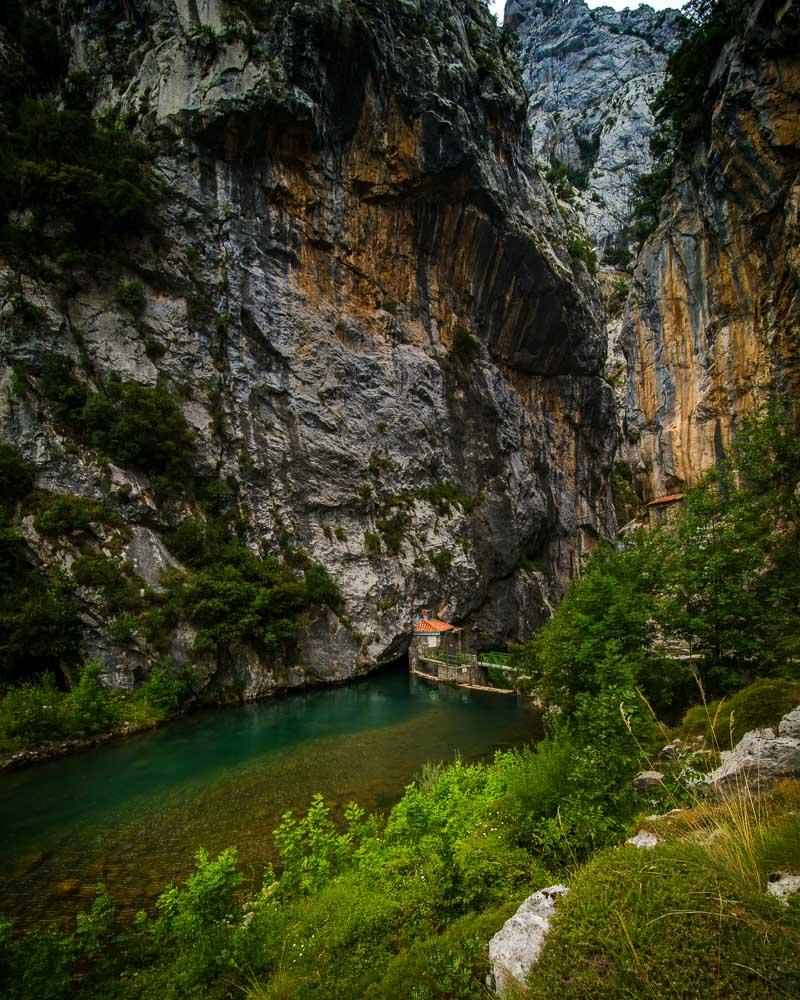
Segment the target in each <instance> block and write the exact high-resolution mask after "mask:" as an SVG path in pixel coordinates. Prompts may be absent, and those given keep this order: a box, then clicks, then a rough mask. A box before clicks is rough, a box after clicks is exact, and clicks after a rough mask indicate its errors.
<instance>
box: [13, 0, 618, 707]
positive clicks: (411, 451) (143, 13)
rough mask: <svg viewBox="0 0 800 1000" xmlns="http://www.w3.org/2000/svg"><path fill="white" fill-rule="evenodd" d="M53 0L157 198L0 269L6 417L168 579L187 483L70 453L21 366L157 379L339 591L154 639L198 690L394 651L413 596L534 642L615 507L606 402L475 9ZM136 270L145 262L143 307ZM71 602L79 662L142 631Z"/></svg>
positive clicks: (494, 44)
mask: <svg viewBox="0 0 800 1000" xmlns="http://www.w3.org/2000/svg"><path fill="white" fill-rule="evenodd" d="M31 6H32V7H33V8H35V7H36V6H37V5H35V4H34V5H31ZM43 6H44V7H47V6H48V5H46V4H45V5H43ZM50 6H51V7H52V6H53V5H50ZM55 6H56V7H57V8H58V11H59V16H60V21H59V22H58V23H59V24H60V34H61V38H62V43H63V44H64V45H65V46H66V47H67V48H68V49H69V71H70V72H75V71H78V70H85V71H87V72H88V73H89V75H90V77H91V80H92V81H93V83H94V85H95V87H96V101H95V111H96V112H97V113H98V114H99V113H104V112H112V113H114V114H116V115H117V116H118V117H119V118H120V119H122V118H124V116H126V115H127V116H128V117H127V119H125V120H126V121H128V122H129V123H130V124H131V127H132V129H133V134H134V136H136V137H138V138H140V139H144V140H147V141H148V142H150V143H151V144H152V148H153V150H154V165H153V172H154V176H155V178H156V180H157V182H158V186H159V191H160V193H159V198H158V202H157V207H156V208H155V210H154V211H153V212H152V216H153V217H152V219H151V220H150V225H149V228H148V229H146V230H145V232H144V233H143V234H139V235H125V236H119V237H115V238H114V239H113V240H111V241H109V242H107V243H106V246H105V249H104V251H103V253H101V254H97V253H95V254H94V255H93V256H92V257H91V258H88V257H87V258H86V261H85V262H84V263H78V264H77V265H75V264H73V267H72V270H71V273H70V278H69V280H65V279H64V276H63V273H62V271H61V269H60V266H57V265H56V263H55V261H45V262H44V263H42V262H41V261H40V262H39V264H38V266H36V267H35V268H34V267H33V266H30V267H29V266H27V265H26V264H25V263H24V259H23V258H16V257H13V256H11V255H8V256H6V257H5V259H4V260H2V262H0V263H1V264H2V271H0V289H5V290H6V291H5V292H2V294H0V297H1V298H3V300H4V305H3V310H4V311H3V316H4V317H5V318H4V319H3V322H2V332H1V333H0V349H1V350H2V355H3V369H2V371H3V388H4V391H3V393H2V398H1V399H0V433H1V435H2V439H3V440H4V441H6V442H11V443H14V444H15V445H16V446H17V447H18V448H19V449H20V450H21V451H22V452H23V454H24V456H25V457H26V458H27V459H28V460H30V461H31V462H32V463H33V464H34V465H35V470H36V476H37V485H38V486H40V487H43V488H46V489H48V490H51V491H55V492H65V493H73V494H79V495H82V496H86V497H94V498H97V499H102V500H103V501H104V502H105V503H106V504H107V505H108V506H109V507H110V508H111V509H112V510H113V511H114V512H115V513H116V514H117V515H118V517H120V518H122V519H123V521H125V522H126V523H127V524H128V525H129V526H130V527H131V531H130V534H129V536H128V537H127V541H126V543H125V544H126V546H127V548H126V549H125V551H124V552H123V555H124V556H126V557H127V558H128V559H129V560H130V561H131V562H132V564H133V567H134V569H135V570H136V571H137V572H138V573H139V574H141V575H142V576H143V578H146V579H147V580H148V582H149V583H150V584H151V585H154V586H157V585H158V579H159V574H160V571H161V569H162V568H163V567H165V566H167V565H168V564H169V563H171V562H173V561H174V560H173V559H172V556H171V555H170V554H169V552H168V545H169V539H168V537H166V535H167V532H168V529H169V528H170V527H171V526H174V524H175V523H176V521H177V520H179V519H180V518H181V517H185V516H187V515H188V514H191V513H192V512H193V510H194V511H195V512H196V508H194V507H193V501H191V499H187V500H185V501H183V502H182V503H178V504H177V505H176V504H175V503H172V504H171V505H165V504H163V503H161V502H160V501H159V500H158V498H157V496H156V494H155V493H154V491H153V489H152V484H151V483H150V481H149V480H148V478H147V477H146V476H145V475H144V474H143V473H142V471H141V469H136V468H127V467H126V468H120V467H118V466H115V465H112V464H109V463H108V462H107V461H106V459H105V458H104V456H103V455H101V454H99V453H98V452H96V451H93V450H92V449H91V448H86V447H84V446H83V445H81V446H80V447H79V448H76V447H74V445H73V444H72V442H71V441H70V438H69V435H68V434H67V433H65V432H64V429H63V427H61V426H58V420H57V418H56V416H55V415H54V412H53V408H52V406H51V404H50V403H49V402H48V401H47V399H46V398H45V396H44V394H43V393H42V392H41V391H40V379H39V377H38V375H37V373H38V372H40V371H41V370H42V367H43V364H44V359H45V357H46V356H47V355H48V354H52V353H57V354H59V355H66V356H68V357H69V358H71V359H72V361H73V365H74V373H75V376H76V378H77V379H78V380H79V381H80V382H82V383H83V384H84V385H85V386H86V387H88V388H89V389H94V388H100V387H103V386H104V385H107V384H108V380H109V379H110V377H111V376H112V375H118V376H120V377H121V378H122V379H123V380H136V381H138V382H141V383H144V384H145V385H148V386H154V385H156V384H157V383H160V384H162V385H164V386H166V387H168V389H169V390H170V392H171V393H172V394H173V395H174V396H175V398H177V399H179V400H180V402H181V407H182V410H183V413H184V414H185V416H186V418H187V419H188V421H189V423H190V424H191V426H192V428H193V430H194V432H195V433H196V446H195V458H194V462H195V467H196V470H197V472H199V473H201V474H204V475H205V476H218V477H219V478H220V479H221V480H227V481H229V483H230V484H232V490H233V494H232V495H233V499H232V500H231V501H230V503H231V504H233V505H235V507H236V509H237V511H238V513H239V515H240V516H241V517H242V518H243V519H244V522H245V525H246V537H247V542H248V544H249V545H250V547H251V548H252V549H253V550H254V551H264V552H275V553H279V552H280V551H281V546H282V547H283V550H284V551H286V550H287V549H291V550H294V551H297V550H298V549H302V550H303V551H304V552H305V553H306V554H307V555H308V556H309V557H310V558H311V559H313V560H315V561H317V562H319V563H322V564H323V565H324V566H325V567H326V568H327V569H328V571H329V572H330V574H331V575H332V576H333V578H334V579H335V580H336V582H337V583H338V585H339V587H340V589H341V593H342V597H343V603H342V606H341V608H340V609H339V611H338V613H334V612H333V611H325V612H322V611H320V612H317V613H315V614H314V615H312V619H313V620H312V621H311V622H310V624H309V625H308V626H307V627H306V628H305V629H304V631H303V632H302V634H301V637H300V639H299V641H298V642H297V643H296V644H295V646H294V648H292V649H290V650H289V651H288V653H287V654H285V655H281V656H277V655H275V656H273V657H269V656H265V655H264V654H262V653H259V652H258V651H256V650H253V649H248V648H247V647H244V646H241V647H231V648H230V649H227V650H225V651H224V655H223V654H221V653H220V654H217V655H216V656H215V657H212V656H211V655H210V654H208V653H204V654H203V656H202V657H201V656H198V655H196V654H193V653H192V650H191V641H192V634H193V630H192V625H191V623H190V622H181V623H179V624H178V626H176V627H175V632H174V636H173V641H172V647H171V652H172V655H173V657H174V659H175V660H176V661H177V662H178V663H181V662H186V661H189V662H193V663H195V665H198V664H199V665H201V666H203V668H204V671H205V673H204V674H203V675H202V676H203V677H205V680H204V681H203V683H204V684H206V685H207V686H208V688H209V691H213V692H215V696H217V697H222V696H223V692H226V693H225V694H224V696H225V697H228V696H230V694H231V692H236V693H237V694H238V695H244V696H245V697H255V696H257V695H259V694H264V693H267V692H268V691H270V690H274V689H276V688H282V687H287V686H294V685H297V684H302V683H306V682H309V681H322V682H324V681H334V680H342V679H346V678H347V677H350V676H352V675H354V674H356V673H358V672H363V671H365V670H367V669H369V668H371V667H373V666H375V665H376V664H378V663H380V662H386V661H389V660H391V659H392V658H394V657H395V656H397V655H399V654H400V653H401V652H403V651H404V649H405V648H406V646H407V642H408V639H409V636H410V634H411V630H412V627H413V623H414V621H415V618H416V617H417V615H418V613H419V611H420V610H421V609H422V608H423V607H429V608H432V609H435V611H436V613H437V614H439V615H443V616H445V617H447V618H450V619H453V620H457V621H459V622H465V623H466V624H467V625H468V626H470V627H474V628H475V629H477V630H478V632H479V633H480V634H481V636H482V639H483V641H484V642H485V643H487V644H497V643H501V642H504V641H506V640H508V639H509V638H517V637H525V636H527V635H528V634H529V633H530V631H531V630H532V629H534V628H535V627H536V626H537V624H538V623H539V622H540V621H541V620H542V617H543V615H544V614H545V612H546V610H547V607H548V605H549V604H551V603H552V602H553V601H554V600H556V599H557V598H558V596H559V594H560V592H561V590H562V588H563V586H564V584H565V583H566V582H567V581H568V579H569V578H570V576H571V575H572V574H573V573H574V572H575V570H576V567H577V566H578V563H579V561H580V559H581V557H582V556H583V555H584V553H586V552H587V551H588V550H589V549H590V548H591V547H592V545H593V543H594V541H595V539H597V538H598V537H600V536H608V535H609V534H610V533H611V531H612V530H613V512H612V507H611V504H610V502H609V494H608V485H607V480H608V474H609V470H610V465H611V461H612V456H613V452H614V448H615V444H616V430H615V414H614V403H613V398H612V394H611V392H610V390H609V387H608V385H607V384H606V382H605V381H604V379H603V376H602V372H603V365H604V360H605V337H604V330H603V322H602V318H601V312H600V309H599V306H598V302H597V298H596V292H595V290H594V288H593V286H592V284H591V282H590V280H589V278H588V275H587V273H586V271H585V268H584V265H583V264H582V263H580V262H571V260H570V257H569V254H568V253H567V250H566V240H565V232H564V226H563V223H562V220H561V217H560V215H559V214H558V211H557V209H556V207H555V204H554V202H553V200H552V196H551V195H550V194H549V193H548V190H547V188H546V187H545V185H543V183H542V182H541V181H540V180H539V178H538V176H537V174H536V172H535V170H534V169H533V167H532V166H531V164H530V162H529V160H528V159H527V153H526V150H527V149H529V148H530V139H529V136H528V135H527V126H526V122H525V108H526V99H525V94H524V90H523V87H522V84H521V81H520V80H519V78H518V75H517V74H516V70H515V69H514V67H513V65H512V64H511V62H510V61H507V60H506V58H505V57H504V56H503V55H502V53H501V50H500V46H499V29H498V28H497V26H496V24H495V22H494V20H493V18H492V17H491V16H490V14H489V13H488V11H487V9H486V8H485V7H484V6H483V5H482V4H481V3H479V2H478V0H420V2H414V0H405V2H402V3H401V2H388V0H361V2H349V0H313V2H306V3H303V2H288V0H286V2H284V0H272V2H270V3H268V4H264V5H258V4H255V5H254V4H244V3H243V4H236V3H227V4H226V3H221V2H215V0H150V2H145V0H139V2H137V0H129V2H128V3H125V4H122V3H120V4H115V3H111V2H108V3H78V4H75V3H61V4H60V5H55ZM254 8H258V10H259V11H260V12H261V13H260V14H259V15H258V16H253V15H252V13H248V11H252V9H254ZM76 12H77V13H76ZM9 45H11V43H10V42H8V40H7V39H4V47H3V51H4V53H6V55H7V53H8V51H9ZM24 222H25V220H24V218H23V219H22V220H21V221H20V224H21V225H24ZM126 282H127V283H132V282H141V283H142V290H143V297H142V299H141V302H136V303H135V308H131V307H130V303H128V304H127V306H126V303H125V297H124V296H121V295H120V294H119V288H120V286H121V283H126ZM11 288H13V289H14V294H13V296H12V294H11V292H10V291H8V289H11ZM115 290H117V292H116V293H115ZM20 303H23V305H25V304H27V305H26V306H25V307H24V308H22V307H21V306H20ZM473 338H474V340H473ZM19 362H24V363H25V365H27V369H28V371H29V373H31V374H30V375H29V377H28V381H27V384H26V387H25V389H24V391H23V390H20V389H19V386H16V388H14V378H15V376H14V374H13V368H14V365H15V364H17V366H18V367H19ZM6 389H8V391H5V390H6ZM24 530H25V535H26V539H27V541H28V544H29V546H30V550H31V553H32V555H33V558H35V559H37V560H39V561H40V562H44V563H45V564H47V565H51V564H53V562H54V561H57V560H58V559H60V560H61V561H62V564H63V563H64V561H65V560H66V562H67V564H68V563H69V559H70V555H69V548H70V544H71V543H70V541H69V539H67V540H66V541H64V542H63V544H60V546H59V547H58V552H54V547H53V546H52V545H50V544H49V543H45V542H44V540H43V539H42V538H41V537H40V536H39V535H38V534H37V532H36V530H35V528H34V526H33V525H32V522H31V520H30V518H28V519H26V521H25V528H24ZM165 542H166V543H167V544H166V547H165V544H164V543H165ZM65 553H66V555H65ZM73 554H74V553H73ZM80 595H81V600H82V602H83V603H82V610H83V615H82V619H83V629H84V640H83V645H84V651H85V653H86V654H87V655H89V654H91V655H94V656H98V657H100V658H101V659H103V660H104V661H105V663H106V664H107V671H108V673H107V676H108V678H109V679H111V680H112V681H113V683H115V684H118V685H121V686H127V687H129V686H131V684H132V683H134V681H135V680H136V681H138V680H139V679H140V678H141V677H142V676H143V675H144V674H145V673H146V671H147V663H148V662H149V661H150V660H151V659H152V655H153V654H152V650H150V649H149V648H148V647H147V642H146V640H145V639H144V638H142V637H141V636H140V637H138V638H136V639H135V641H133V642H132V643H131V641H128V642H127V643H126V644H125V645H124V647H122V646H120V645H115V640H114V638H113V636H112V635H111V634H110V633H109V631H108V629H107V628H106V625H105V622H104V619H103V616H102V614H100V613H98V612H97V610H96V608H95V609H93V605H92V594H91V592H90V591H88V590H87V589H86V588H81V591H80Z"/></svg>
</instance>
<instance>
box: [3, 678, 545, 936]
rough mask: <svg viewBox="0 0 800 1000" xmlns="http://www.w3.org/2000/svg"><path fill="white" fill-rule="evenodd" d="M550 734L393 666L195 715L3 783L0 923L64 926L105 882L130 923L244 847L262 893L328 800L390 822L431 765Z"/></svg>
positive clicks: (504, 703)
mask: <svg viewBox="0 0 800 1000" xmlns="http://www.w3.org/2000/svg"><path fill="white" fill-rule="evenodd" d="M538 736H539V717H538V715H537V714H536V713H535V712H534V711H533V710H532V709H531V707H530V706H529V705H528V704H527V703H526V702H524V701H523V700H521V699H519V700H518V699H516V698H512V697H508V696H503V695H497V694H484V693H480V692H473V691H464V690H459V689H455V688H448V687H444V686H436V685H432V684H429V683H428V682H426V681H421V680H417V679H416V678H412V677H410V676H409V675H408V673H407V672H406V670H404V669H403V670H401V669H392V670H390V671H384V672H382V673H379V674H375V675H373V676H371V677H369V678H367V679H365V680H363V681H359V682H357V683H354V684H351V685H348V686H347V687H339V688H322V689H317V690H312V691H307V692H301V693H297V694H292V695H289V696H287V697H285V698H279V699H271V700H267V701H261V702H257V703H255V704H249V705H236V706H230V707H227V708H219V709H209V710H205V711H200V712H196V713H194V714H192V715H189V716H187V717H185V718H183V719H179V720H177V721H175V722H172V723H170V724H169V725H166V726H164V727H162V728H160V729H156V730H152V731H150V732H147V733H142V734H138V735H136V736H132V737H129V738H128V739H125V740H122V741H119V742H116V743H110V744H105V745H102V746H98V747H96V748H94V749H92V750H89V751H86V752H83V753H79V754H75V755H74V756H71V757H65V758H61V759H58V760H53V761H49V762H48V763H45V764H40V765H37V766H33V767H30V768H27V769H24V770H20V771H12V772H9V773H6V774H0V914H2V915H4V916H6V917H10V918H12V919H14V921H15V923H16V924H17V926H20V927H24V926H31V925H33V924H36V923H39V922H42V921H52V920H56V921H67V919H68V918H71V917H72V916H73V915H74V913H75V912H76V911H77V910H79V909H81V908H84V907H86V906H88V905H89V904H90V903H91V900H92V898H93V896H94V888H95V885H96V884H97V883H98V882H104V883H105V884H106V885H107V886H108V888H109V891H110V892H111V895H112V897H113V898H114V900H115V902H116V903H118V905H119V906H120V908H121V910H122V911H123V914H128V915H131V914H133V913H135V912H136V910H138V909H142V908H149V907H151V906H152V904H153V901H154V899H155V897H156V895H157V894H158V893H159V892H160V891H161V889H162V888H163V887H164V886H165V885H166V884H167V883H169V882H171V881H178V880H180V879H182V878H184V877H185V875H186V874H187V873H188V872H189V871H190V870H191V868H192V856H193V854H194V852H195V850H196V849H197V848H198V847H200V846H202V847H206V848H207V849H208V850H209V851H211V852H212V854H213V853H216V852H217V851H219V850H221V849H223V848H224V847H227V846H229V845H232V844H233V845H236V846H237V848H238V851H239V859H240V863H241V867H242V869H243V870H244V872H245V873H246V876H247V881H248V883H249V884H250V885H257V884H259V883H260V882H261V880H262V877H263V870H264V866H265V864H266V863H267V862H269V861H275V860H277V859H276V856H275V849H274V844H273V839H272V831H273V830H274V828H275V827H276V826H277V824H278V823H279V822H280V817H281V815H282V814H283V813H284V812H285V811H286V810H287V809H295V810H304V809H305V808H306V807H307V806H308V804H309V802H310V799H311V796H312V795H313V794H314V793H315V792H317V791H319V792H322V794H323V795H324V796H325V799H326V801H327V802H328V803H329V804H330V805H331V806H332V807H333V809H334V812H335V814H336V815H341V812H342V810H343V809H344V807H345V805H346V804H347V803H348V802H350V801H356V802H358V803H359V804H361V805H362V806H364V807H365V808H367V809H380V810H387V809H388V808H390V807H391V805H392V804H393V803H394V802H396V801H397V800H398V798H399V797H400V796H401V795H402V792H403V788H404V787H405V785H406V784H407V783H408V782H409V780H410V779H411V778H412V777H413V775H414V774H415V773H416V772H417V771H419V769H420V768H421V767H422V765H423V764H425V763H426V762H432V761H449V760H453V759H454V757H455V756H456V755H457V754H460V755H461V757H462V758H463V759H464V760H468V761H472V760H478V759H483V758H487V757H490V756H491V755H492V753H493V752H494V751H495V750H496V749H499V748H506V747H510V746H516V745H519V744H522V743H525V742H529V741H531V740H533V739H535V738H537V737H538Z"/></svg>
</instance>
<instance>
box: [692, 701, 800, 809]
mask: <svg viewBox="0 0 800 1000" xmlns="http://www.w3.org/2000/svg"><path fill="white" fill-rule="evenodd" d="M799 714H800V706H798V708H795V709H794V710H793V711H792V712H790V713H789V714H788V715H786V716H784V718H783V719H782V720H781V722H780V725H779V726H778V732H777V734H776V733H775V731H774V730H773V729H753V730H751V731H750V732H749V733H745V735H744V736H743V737H742V738H741V739H740V740H739V742H738V743H737V744H736V746H735V747H734V748H733V750H726V751H723V753H722V763H721V764H720V766H719V767H718V768H716V770H714V771H712V772H711V774H709V776H708V780H709V783H710V785H711V786H712V787H713V788H716V789H719V790H722V791H723V792H724V791H725V790H726V789H731V788H732V789H738V788H744V787H749V788H750V789H751V790H752V789H758V788H760V787H765V786H767V785H769V784H771V783H772V782H774V781H777V780H779V779H780V778H793V777H796V776H797V775H798V774H800V737H799V736H793V735H791V733H793V732H796V731H797V728H796V727H797V718H798V715H799Z"/></svg>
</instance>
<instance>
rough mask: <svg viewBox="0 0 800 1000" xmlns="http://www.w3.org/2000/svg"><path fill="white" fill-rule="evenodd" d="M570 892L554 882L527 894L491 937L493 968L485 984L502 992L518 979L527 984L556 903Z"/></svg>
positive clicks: (490, 951) (490, 954)
mask: <svg viewBox="0 0 800 1000" xmlns="http://www.w3.org/2000/svg"><path fill="white" fill-rule="evenodd" d="M568 892H569V889H567V888H566V886H563V885H551V886H549V887H548V888H547V889H541V890H540V891H539V892H535V893H534V894H533V895H532V896H528V898H527V899H526V900H525V901H524V902H523V903H522V904H521V905H520V907H519V909H518V910H517V912H516V913H515V914H514V916H513V917H509V919H508V920H506V922H505V923H504V924H503V927H502V928H501V930H499V931H498V932H497V934H495V935H494V937H493V938H492V939H491V940H490V941H489V963H490V966H491V969H490V972H489V975H488V976H487V977H486V985H487V986H488V987H489V988H490V989H494V990H495V991H496V992H497V993H499V994H502V993H504V992H505V991H506V989H507V988H508V987H509V986H512V985H513V984H515V983H516V984H519V985H521V986H524V985H525V978H526V976H527V975H528V972H529V971H530V969H531V966H532V965H533V964H534V962H535V961H536V960H537V959H538V957H539V952H540V951H541V950H542V945H543V944H544V938H545V935H546V934H547V931H548V929H549V927H550V921H551V919H552V917H553V914H554V913H555V912H556V904H557V903H558V900H559V899H561V897H562V896H565V895H566V894H567V893H568Z"/></svg>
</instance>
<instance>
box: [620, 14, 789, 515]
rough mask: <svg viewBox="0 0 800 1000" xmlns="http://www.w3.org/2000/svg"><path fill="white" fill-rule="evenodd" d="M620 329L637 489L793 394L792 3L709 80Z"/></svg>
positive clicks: (648, 488) (736, 44)
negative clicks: (702, 121) (699, 120)
mask: <svg viewBox="0 0 800 1000" xmlns="http://www.w3.org/2000/svg"><path fill="white" fill-rule="evenodd" d="M704 115H705V116H706V118H707V124H706V126H705V127H704V128H703V129H702V131H701V134H700V135H699V136H698V138H697V139H696V140H694V141H693V143H692V144H691V145H690V146H689V147H688V148H686V149H684V150H683V151H682V153H681V155H680V157H679V159H678V163H677V165H676V167H675V170H674V174H673V178H672V184H671V188H670V191H669V193H668V195H667V197H666V199H665V202H664V204H663V205H662V210H661V222H660V225H659V226H658V228H657V230H656V231H655V233H654V234H653V236H652V237H651V238H650V239H649V240H648V241H647V242H646V244H645V246H644V247H643V249H642V252H641V254H640V256H639V259H638V263H637V266H636V270H635V274H634V279H633V286H632V291H631V295H630V298H629V300H628V305H627V310H626V315H625V318H624V322H623V329H622V347H623V350H624V353H625V356H626V359H627V384H626V393H625V421H626V437H627V448H628V455H629V457H630V460H631V463H632V465H633V466H634V467H635V468H636V469H637V470H638V477H639V479H640V482H641V484H642V487H643V492H644V495H645V497H646V498H647V499H649V498H651V497H654V496H659V495H664V494H668V493H672V492H674V491H676V490H679V489H682V488H683V487H684V486H687V485H691V484H693V483H696V482H697V480H698V479H699V477H700V476H701V475H702V474H703V472H705V470H706V469H708V468H709V467H710V466H711V465H713V464H714V463H715V461H716V460H717V459H718V458H719V457H720V455H721V454H722V452H723V450H724V449H725V448H726V447H727V445H728V443H729V441H730V439H731V435H732V433H733V432H734V431H735V428H736V425H737V422H738V421H739V420H740V419H741V418H742V417H743V416H746V415H748V414H751V413H753V412H754V410H755V409H756V408H757V407H758V406H759V405H760V404H761V403H763V402H764V401H765V400H766V399H768V398H770V397H771V396H774V395H775V393H776V392H778V393H781V394H785V395H788V396H789V397H791V398H793V399H798V398H800V347H799V345H800V339H798V334H797V331H798V329H799V328H800V296H798V283H799V282H800V222H799V216H798V205H799V204H800V12H799V11H798V5H797V3H796V2H792V0H790V2H789V3H785V2H778V0H764V2H759V3H756V4H755V5H754V7H753V8H752V11H751V14H750V16H749V19H748V20H747V21H746V22H745V23H743V31H742V34H741V36H740V37H739V38H736V39H734V40H733V41H732V42H731V43H729V44H728V45H727V47H726V48H725V49H724V50H723V52H722V54H721V56H720V58H719V60H718V62H717V64H716V66H715V67H714V69H713V73H712V76H711V82H710V88H709V90H708V93H707V94H706V99H705V104H704Z"/></svg>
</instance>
